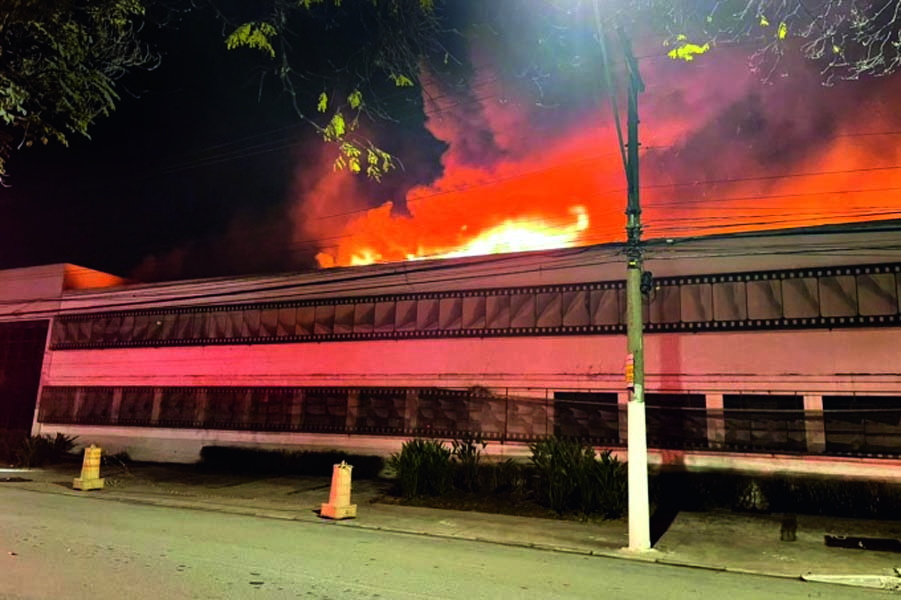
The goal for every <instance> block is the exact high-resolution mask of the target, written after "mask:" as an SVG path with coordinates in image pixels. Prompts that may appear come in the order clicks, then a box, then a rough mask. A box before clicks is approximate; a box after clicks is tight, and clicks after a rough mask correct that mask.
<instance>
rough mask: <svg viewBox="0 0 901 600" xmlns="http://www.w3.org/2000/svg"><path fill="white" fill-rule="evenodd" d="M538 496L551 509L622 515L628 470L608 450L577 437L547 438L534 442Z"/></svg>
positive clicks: (559, 511)
mask: <svg viewBox="0 0 901 600" xmlns="http://www.w3.org/2000/svg"><path fill="white" fill-rule="evenodd" d="M529 448H530V449H531V451H532V464H533V466H534V468H535V474H536V479H537V481H536V483H537V491H538V495H539V500H540V501H541V502H543V503H544V504H545V505H547V506H548V507H549V508H550V509H551V510H553V511H555V512H557V513H562V512H566V511H579V512H581V513H583V514H586V515H587V514H602V515H604V516H606V517H610V518H618V517H620V516H621V515H622V514H623V512H624V511H625V509H626V502H627V483H628V479H627V473H626V469H625V464H624V463H621V462H620V461H619V460H618V459H617V458H616V457H614V456H613V455H612V454H611V453H610V452H609V451H604V452H602V453H601V455H600V457H599V458H598V457H596V455H595V451H594V448H593V447H592V446H590V445H583V444H582V443H580V442H578V441H576V440H569V439H561V438H548V439H545V440H541V441H540V442H536V443H534V444H531V445H530V446H529Z"/></svg>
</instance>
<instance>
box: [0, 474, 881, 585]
mask: <svg viewBox="0 0 901 600" xmlns="http://www.w3.org/2000/svg"><path fill="white" fill-rule="evenodd" d="M39 485H40V484H39ZM10 487H14V488H15V489H19V490H23V491H28V492H33V493H39V494H55V495H59V496H69V497H73V498H86V499H91V500H101V501H105V502H120V503H123V504H132V505H137V506H155V507H159V508H180V509H186V510H196V511H202V512H212V513H220V514H231V515H237V516H245V517H255V518H260V519H275V520H280V521H294V522H297V523H308V524H312V525H322V526H331V527H352V528H356V529H363V530H368V531H382V532H388V533H396V534H401V535H412V536H418V537H429V538H436V539H452V540H461V541H467V542H476V543H482V544H493V545H496V546H505V547H510V548H524V549H531V550H540V551H543V552H555V553H559V554H574V555H580V556H594V557H598V558H612V559H618V560H629V561H634V562H644V563H650V564H658V565H662V566H669V567H681V568H688V569H700V570H704V571H715V572H722V573H733V574H736V575H754V576H757V577H774V578H779V579H789V580H794V581H808V579H807V577H808V576H805V575H804V574H799V575H787V574H785V573H773V572H768V571H759V570H756V569H744V568H741V567H729V566H725V565H710V564H704V563H695V562H691V561H687V560H678V559H677V558H674V557H671V556H655V554H654V553H656V554H662V553H661V552H660V551H657V550H651V551H650V552H649V553H647V554H645V553H633V552H630V551H628V550H621V551H620V550H603V549H597V550H594V549H593V550H588V549H585V548H574V547H567V546H554V545H550V544H542V543H535V542H519V541H507V540H496V539H489V538H483V537H478V536H467V535H454V534H446V533H436V532H433V531H425V530H418V529H404V528H401V527H391V526H384V525H371V524H368V523H365V522H362V521H358V520H346V521H331V520H328V519H322V518H320V517H319V516H317V515H316V514H315V513H314V512H313V511H310V512H309V515H308V514H307V513H306V511H304V512H298V511H283V510H277V509H262V510H261V509H255V508H246V507H242V506H232V505H227V504H214V503H210V502H197V501H190V500H175V499H169V498H141V497H135V496H128V495H124V494H123V495H119V494H117V493H115V492H112V493H110V492H109V491H106V490H104V491H103V492H100V493H93V492H74V491H72V490H68V489H65V488H59V489H53V488H50V487H49V486H47V484H45V485H41V486H40V487H41V488H44V489H35V488H36V486H28V485H27V484H10ZM57 487H58V486H57ZM101 494H102V495H101ZM820 582H821V583H834V584H837V585H843V586H848V585H853V584H849V583H846V582H839V581H834V582H826V581H820ZM855 587H865V588H867V587H869V589H873V588H872V587H871V586H865V585H862V586H855Z"/></svg>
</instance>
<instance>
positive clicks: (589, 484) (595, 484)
mask: <svg viewBox="0 0 901 600" xmlns="http://www.w3.org/2000/svg"><path fill="white" fill-rule="evenodd" d="M579 475H580V477H579V499H580V506H579V509H580V510H581V512H582V513H583V514H600V515H603V516H604V517H607V518H608V519H618V518H620V517H621V516H623V514H624V513H625V512H626V506H627V504H628V473H627V471H626V464H625V463H622V462H620V461H619V459H618V458H616V457H615V456H613V454H611V453H610V451H609V450H604V451H603V452H601V454H600V456H599V457H598V458H594V457H592V458H591V459H589V460H586V461H585V462H584V463H583V465H582V469H581V470H580V472H579Z"/></svg>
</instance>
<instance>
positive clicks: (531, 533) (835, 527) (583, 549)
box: [0, 465, 901, 589]
mask: <svg viewBox="0 0 901 600" xmlns="http://www.w3.org/2000/svg"><path fill="white" fill-rule="evenodd" d="M101 474H102V475H103V476H104V477H105V478H106V487H105V489H103V490H99V491H93V492H79V491H75V490H73V489H72V479H73V478H74V477H76V476H77V475H78V467H77V466H66V467H55V468H51V469H41V470H29V471H15V472H13V471H2V472H0V480H3V479H4V478H7V477H16V478H23V479H28V480H29V481H24V482H7V483H2V484H0V490H2V489H3V487H2V486H14V487H16V488H18V489H25V490H30V491H33V492H39V493H54V494H63V495H69V496H78V497H81V498H90V499H93V500H107V501H118V502H130V503H135V504H145V505H154V506H163V507H173V508H185V509H194V510H207V511H217V512H224V513H232V514H240V515H250V516H255V517H264V518H274V519H285V520H294V521H301V522H307V523H316V524H320V525H322V526H336V527H360V528H365V529H375V530H383V531H393V532H399V533H407V534H416V535H428V536H436V537H446V538H455V539H464V540H474V541H480V542H487V543H495V544H504V545H511V546H521V547H528V548H536V549H543V550H552V551H558V552H569V553H577V554H586V555H594V556H606V557H614V558H624V559H633V560H644V561H649V562H657V563H661V564H669V565H681V566H689V567H696V568H707V569H716V570H723V571H732V572H741V573H754V574H761V575H769V576H780V577H791V578H799V577H803V576H807V575H810V574H813V575H824V576H839V575H840V576H865V577H864V578H862V579H861V578H857V579H847V580H843V581H840V582H843V583H852V584H857V585H866V586H868V587H883V588H885V587H889V588H892V589H894V588H895V584H896V583H899V582H901V579H898V578H896V577H894V576H895V575H896V573H895V567H899V566H901V554H895V553H891V552H874V551H869V550H855V549H846V548H830V547H827V546H826V545H825V543H824V541H823V536H824V534H827V533H830V534H837V535H860V536H870V537H892V538H901V521H899V522H879V521H854V520H845V519H831V518H830V519H827V518H820V517H805V516H799V517H798V532H797V541H795V542H781V541H780V539H779V537H780V524H781V521H780V519H779V518H778V516H757V515H739V514H733V513H680V514H679V515H678V516H677V517H676V519H675V521H674V522H673V523H672V525H671V526H670V527H669V529H668V530H667V532H666V533H665V534H664V535H663V537H662V538H661V539H660V540H659V541H658V543H657V544H656V546H655V549H654V550H652V551H650V552H646V553H631V552H629V551H627V550H624V549H623V548H624V547H626V546H627V545H628V527H627V524H626V523H625V522H624V521H612V522H604V523H579V522H574V521H556V520H551V519H533V518H526V517H513V516H506V515H493V514H485V513H477V512H461V511H452V510H438V509H430V508H419V507H408V506H398V505H393V504H382V503H377V502H374V500H375V499H376V498H378V497H379V496H381V495H382V494H383V493H384V492H385V491H386V484H385V483H384V482H377V481H366V480H357V481H354V482H353V496H352V500H353V502H354V503H355V504H357V505H358V516H357V518H356V519H352V520H345V521H327V520H323V519H320V518H319V516H318V515H317V513H316V512H315V511H317V510H318V509H319V507H320V505H321V504H322V503H323V502H325V501H327V500H328V496H329V488H330V480H329V479H328V478H322V477H270V478H263V477H252V476H242V475H228V474H208V473H199V472H197V471H196V470H194V469H193V468H191V467H185V466H177V465H175V466H167V465H136V466H133V467H129V468H128V469H127V470H126V469H123V468H116V467H109V468H105V470H104V471H103V472H102V473H101ZM877 576H878V578H877ZM867 577H869V578H867Z"/></svg>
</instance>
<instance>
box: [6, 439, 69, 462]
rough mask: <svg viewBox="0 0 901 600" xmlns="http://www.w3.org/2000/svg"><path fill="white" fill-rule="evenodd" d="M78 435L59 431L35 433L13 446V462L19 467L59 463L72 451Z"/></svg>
mask: <svg viewBox="0 0 901 600" xmlns="http://www.w3.org/2000/svg"><path fill="white" fill-rule="evenodd" d="M76 439H78V438H77V437H70V436H67V435H64V434H62V433H57V434H56V436H55V437H51V436H50V435H33V436H28V437H25V438H23V439H21V440H20V441H19V442H18V443H17V444H15V445H14V446H13V447H12V463H13V464H14V465H15V466H17V467H22V468H36V467H43V466H44V465H47V464H53V463H57V462H59V461H61V460H63V459H64V458H66V457H67V455H68V454H69V453H70V452H71V451H72V449H73V448H74V447H75V440H76Z"/></svg>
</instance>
